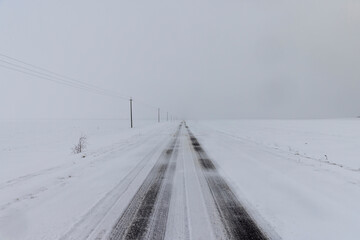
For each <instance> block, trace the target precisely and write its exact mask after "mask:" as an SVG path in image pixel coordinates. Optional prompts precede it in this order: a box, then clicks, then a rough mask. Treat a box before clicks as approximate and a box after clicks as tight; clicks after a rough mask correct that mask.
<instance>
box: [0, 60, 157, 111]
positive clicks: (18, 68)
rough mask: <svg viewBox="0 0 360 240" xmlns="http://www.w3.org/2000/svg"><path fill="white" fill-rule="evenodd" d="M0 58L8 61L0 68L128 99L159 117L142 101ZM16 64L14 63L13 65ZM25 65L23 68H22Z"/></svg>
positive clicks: (41, 68)
mask: <svg viewBox="0 0 360 240" xmlns="http://www.w3.org/2000/svg"><path fill="white" fill-rule="evenodd" d="M0 57H4V58H6V59H8V60H4V59H1V58H0V62H2V63H5V64H6V65H4V64H0V67H2V68H5V69H8V70H12V71H16V72H20V73H23V74H26V75H29V76H33V77H36V78H39V79H42V80H47V81H51V82H54V83H57V84H62V85H65V86H68V87H72V88H76V89H79V90H83V91H87V92H91V93H94V94H98V95H102V96H107V97H115V98H120V99H123V100H126V101H128V100H129V99H130V101H131V102H136V103H138V104H140V105H144V106H147V107H149V108H153V109H158V118H159V115H160V112H159V111H160V109H159V108H158V107H155V106H153V105H151V104H148V103H145V102H143V101H139V100H136V101H134V99H132V98H131V97H130V96H124V95H120V94H119V93H118V92H116V91H111V90H108V89H104V88H101V87H98V86H96V85H93V84H89V83H86V82H83V81H79V80H77V79H74V78H71V77H68V76H66V75H63V74H59V73H56V72H54V71H51V70H48V69H46V68H44V67H39V66H36V65H34V64H31V63H28V62H25V61H22V60H20V59H17V58H14V57H10V56H8V55H6V54H3V53H0ZM14 62H16V63H14ZM23 65H25V66H26V67H25V66H23Z"/></svg>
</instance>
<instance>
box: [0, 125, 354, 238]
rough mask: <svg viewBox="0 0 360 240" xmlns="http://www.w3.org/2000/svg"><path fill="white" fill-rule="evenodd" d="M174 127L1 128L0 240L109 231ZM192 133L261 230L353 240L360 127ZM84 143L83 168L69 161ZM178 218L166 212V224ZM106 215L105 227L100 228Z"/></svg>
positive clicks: (78, 158)
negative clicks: (84, 138)
mask: <svg viewBox="0 0 360 240" xmlns="http://www.w3.org/2000/svg"><path fill="white" fill-rule="evenodd" d="M177 125H178V124H177V123H161V124H157V123H155V122H154V121H142V122H137V123H136V128H135V129H129V126H128V121H122V120H71V121H70V120H41V121H38V120H36V121H35V120H31V121H0V164H1V168H0V239H1V240H2V239H5V240H12V239H16V240H20V239H21V240H27V239H36V240H38V239H67V236H70V235H71V236H77V234H80V235H81V231H91V230H92V228H95V227H97V226H98V225H101V226H104V225H107V224H108V225H111V224H112V223H111V219H112V220H116V218H117V217H119V215H120V214H121V211H123V210H124V208H125V207H126V204H127V203H128V202H129V201H130V199H131V198H132V196H133V195H134V194H135V192H136V190H137V188H136V187H138V186H140V185H141V183H142V181H143V180H144V179H145V178H146V176H147V174H148V173H149V171H150V170H151V167H152V166H153V165H154V164H155V162H156V160H157V159H158V156H159V155H160V154H161V152H162V151H163V150H164V149H165V146H166V145H167V143H168V141H169V139H170V137H171V136H172V134H174V132H175V129H176V128H177ZM188 125H189V127H190V129H191V131H192V132H193V133H194V135H195V136H196V137H197V138H198V140H199V141H200V143H201V144H202V146H203V148H204V149H205V151H206V152H207V153H208V155H209V156H210V158H211V159H212V160H213V161H214V162H215V163H216V164H217V167H218V169H219V170H220V172H221V174H222V175H223V176H225V178H226V179H227V180H228V181H229V182H230V184H231V185H232V187H233V188H234V189H235V191H236V193H237V194H238V196H239V198H240V200H241V201H242V203H243V204H245V205H246V206H247V207H248V209H249V210H250V213H251V215H252V216H253V217H254V218H255V219H256V220H257V221H258V222H259V223H260V224H261V225H262V227H263V228H265V229H266V230H268V231H271V232H275V233H277V234H278V235H279V236H280V237H281V238H282V239H291V240H293V239H295V240H296V239H301V240H303V239H358V238H359V236H360V229H359V228H358V223H359V222H360V214H359V213H360V204H358V203H359V202H360V171H359V169H360V160H358V159H359V157H358V156H359V155H360V146H359V145H360V119H337V120H236V121H235V120H234V121H225V120H224V121H223V120H221V121H220V120H218V121H189V122H188ZM82 133H84V134H85V135H87V136H88V143H89V144H88V149H87V150H86V152H85V156H86V157H85V158H83V157H82V156H83V155H82V154H81V155H74V154H72V153H71V148H72V146H73V145H74V144H75V143H76V142H77V140H78V138H79V136H80V135H81V134H82ZM184 145H186V144H185V143H184ZM181 156H183V157H184V156H191V153H186V152H184V153H182V154H181ZM180 177H181V176H180V175H175V180H176V179H181V178H180ZM175 182H176V181H175ZM174 189H177V190H178V192H176V194H175V195H174V196H177V195H179V191H180V190H181V189H180V188H176V187H175V188H174ZM179 189H180V190H179ZM120 195H121V197H120ZM180 195H181V194H180ZM118 199H121V201H120V202H119V201H118ZM190 204H191V203H190ZM173 205H174V204H173ZM175 205H176V204H175ZM179 209H181V206H180V207H179ZM179 209H178V210H176V209H170V217H169V219H175V218H174V216H173V215H171V214H173V212H179ZM105 213H106V214H107V215H108V217H107V218H106V219H108V220H107V221H109V222H106V221H105V222H104V221H103V222H101V223H99V222H97V219H101V218H102V216H100V215H102V214H105ZM85 228H87V229H85ZM79 232H80V233H79ZM68 233H71V234H68ZM67 234H68V235H67ZM274 236H276V234H275V235H274Z"/></svg>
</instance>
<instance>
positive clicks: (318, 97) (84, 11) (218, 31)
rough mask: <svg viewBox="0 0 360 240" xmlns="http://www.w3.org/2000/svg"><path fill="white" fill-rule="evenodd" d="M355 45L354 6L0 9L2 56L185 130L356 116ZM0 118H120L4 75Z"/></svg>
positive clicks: (358, 71)
mask: <svg viewBox="0 0 360 240" xmlns="http://www.w3.org/2000/svg"><path fill="white" fill-rule="evenodd" d="M359 43H360V1H359V0H341V1H340V0H302V1H298V0H296V1H295V0H286V1H285V0H284V1H277V0H275V1H265V0H259V1H253V0H228V1H216V0H207V1H204V0H195V1H194V0H191V1H190V0H183V1H172V0H170V1H169V0H166V1H165V0H155V1H123V0H120V1H119V0H103V1H98V0H61V1H59V0H32V1H26V0H0V53H2V54H6V55H9V56H12V57H15V58H19V59H22V60H24V61H26V62H30V63H32V64H35V65H39V66H42V67H45V68H47V69H49V70H52V71H55V72H58V73H62V74H65V75H68V76H71V77H74V78H76V79H79V80H81V81H85V82H88V83H91V84H95V85H99V86H101V87H103V88H106V89H112V90H116V91H118V92H119V93H120V94H122V95H126V96H129V95H130V96H133V97H134V98H135V99H140V100H142V101H143V102H147V103H149V104H151V105H155V106H160V107H161V108H162V109H167V110H169V111H171V112H173V113H176V114H177V115H178V116H179V117H184V118H189V119H213V118H319V117H320V118H322V117H348V116H357V115H360V67H359V64H360V44H359ZM0 59H3V58H0ZM134 108H135V116H136V117H138V118H149V117H156V110H154V109H151V108H147V107H144V106H140V105H138V104H137V105H135V106H134ZM0 109H1V115H0V118H38V117H40V118H115V117H116V118H120V117H121V118H126V117H128V103H127V102H126V101H123V100H121V99H114V98H107V97H103V96H97V95H93V94H91V93H86V92H82V91H79V90H76V89H71V88H68V87H65V86H61V85H57V84H54V83H51V82H48V81H44V80H40V79H37V78H34V77H30V76H27V75H23V74H21V73H17V72H12V71H9V70H6V69H2V68H0Z"/></svg>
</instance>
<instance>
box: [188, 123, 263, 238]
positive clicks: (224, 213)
mask: <svg viewBox="0 0 360 240" xmlns="http://www.w3.org/2000/svg"><path fill="white" fill-rule="evenodd" d="M187 130H188V133H189V135H190V140H191V143H192V146H193V148H194V150H195V152H196V154H197V158H198V162H199V165H200V166H201V168H202V173H203V174H204V177H205V179H206V182H207V184H208V187H209V189H210V192H211V195H212V197H213V200H214V202H215V205H216V208H217V209H216V210H217V211H218V214H219V216H220V218H221V221H222V223H223V225H224V229H225V231H226V235H227V239H242V240H265V239H268V238H267V237H266V235H265V234H264V233H263V232H262V230H261V229H260V228H259V227H258V226H257V225H256V223H255V221H254V220H253V219H252V218H251V217H250V215H249V214H248V212H247V211H246V209H245V208H244V207H243V206H242V204H241V203H240V201H239V200H238V199H237V197H236V195H235V194H234V192H233V191H232V190H231V188H230V187H229V185H228V184H227V182H226V181H225V180H224V179H223V178H222V177H221V176H220V174H219V173H218V172H217V169H216V167H215V165H214V163H213V162H212V161H211V160H210V159H209V157H208V156H207V154H206V152H205V151H204V149H203V148H202V147H201V145H200V143H199V142H198V140H197V139H196V137H195V136H194V135H193V134H192V132H191V131H190V129H189V128H188V127H187Z"/></svg>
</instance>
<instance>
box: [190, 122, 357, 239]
mask: <svg viewBox="0 0 360 240" xmlns="http://www.w3.org/2000/svg"><path fill="white" fill-rule="evenodd" d="M189 126H190V128H191V129H192V130H193V132H194V134H195V135H197V136H198V139H199V141H200V142H201V143H202V145H203V147H204V149H205V150H206V151H207V152H208V154H209V155H210V156H211V157H212V159H213V160H214V161H215V162H216V163H217V164H218V167H219V168H220V169H221V173H222V174H223V175H224V176H226V177H227V179H228V180H229V181H230V182H231V184H232V186H233V187H234V188H235V190H236V192H237V194H238V196H239V197H240V199H241V200H242V201H243V203H244V204H245V205H246V206H248V208H249V209H251V213H252V215H253V217H254V218H255V219H257V220H258V222H259V223H261V224H262V225H266V226H267V229H268V231H270V232H275V233H277V234H278V235H279V236H280V237H281V238H282V239H334V240H335V239H358V236H359V235H360V229H359V228H358V223H359V222H360V215H359V214H358V213H359V212H360V206H359V204H358V202H359V200H360V171H358V169H359V168H360V161H359V160H358V156H359V154H360V148H359V143H360V141H359V139H360V120H358V119H337V120H286V121H285V120H242V121H201V122H190V124H189ZM325 155H327V156H328V160H326V158H325V157H324V156H325Z"/></svg>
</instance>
